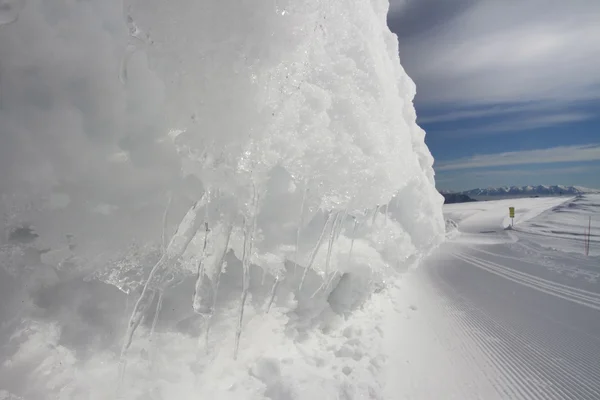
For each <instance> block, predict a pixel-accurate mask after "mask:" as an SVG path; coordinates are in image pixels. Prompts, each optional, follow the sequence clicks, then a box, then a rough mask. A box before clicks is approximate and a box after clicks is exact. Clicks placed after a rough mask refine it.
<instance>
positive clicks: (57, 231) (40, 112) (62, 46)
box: [0, 0, 444, 400]
mask: <svg viewBox="0 0 600 400" xmlns="http://www.w3.org/2000/svg"><path fill="white" fill-rule="evenodd" d="M5 3H6V5H4V4H3V5H2V8H1V9H0V12H1V14H0V18H1V19H0V25H2V26H0V59H1V60H2V62H1V64H0V72H1V79H2V80H1V85H2V98H1V107H0V126H2V127H5V128H6V129H7V131H9V132H10V134H8V135H2V136H0V148H1V149H2V157H1V160H0V165H1V166H2V170H3V173H2V176H0V190H1V194H2V202H1V205H2V212H3V216H4V218H3V221H2V225H3V231H4V233H5V235H3V237H2V243H1V248H0V251H1V259H0V262H1V263H2V269H1V270H0V285H1V295H0V296H1V299H2V301H1V302H0V313H1V314H0V317H1V321H2V326H1V334H0V339H1V340H2V350H1V354H0V356H1V357H2V358H1V359H2V364H1V365H0V388H2V389H3V390H5V391H4V392H0V393H2V395H3V396H4V397H7V396H9V397H8V398H13V397H15V398H21V397H22V398H24V399H27V400H35V399H50V398H52V399H54V398H60V399H82V398H89V399H107V398H124V399H156V400H158V399H182V400H183V399H192V398H194V399H195V398H198V397H213V398H219V399H226V398H231V399H240V398H257V399H258V398H271V399H293V398H307V397H316V398H346V399H353V398H361V397H368V398H382V397H383V396H384V386H385V379H384V376H385V375H386V373H385V368H386V359H387V358H388V353H387V351H386V348H385V340H384V338H383V336H384V335H385V334H390V332H387V333H386V332H384V329H383V328H382V329H378V328H374V327H378V326H382V322H383V321H384V319H385V318H388V315H387V314H389V312H391V311H393V310H390V308H389V307H388V306H387V304H388V303H389V301H390V298H391V297H392V294H391V293H392V292H395V291H396V290H397V288H396V282H397V281H398V279H399V275H400V274H401V273H402V272H406V271H407V270H409V269H410V268H411V267H414V266H416V265H417V264H418V262H419V260H420V259H421V258H422V257H423V256H424V255H426V254H427V253H428V252H430V251H431V250H432V249H433V248H434V247H435V246H437V245H438V244H439V243H440V242H441V241H442V240H443V238H444V219H443V216H442V209H441V203H442V197H441V196H440V195H439V194H438V193H437V192H436V190H435V188H434V177H433V176H434V174H433V169H432V164H433V158H432V157H431V155H430V153H429V151H428V149H427V147H426V145H425V143H424V136H425V133H424V132H423V130H421V129H420V128H419V127H418V126H417V125H416V122H415V119H416V115H415V111H414V108H413V104H412V99H413V97H414V95H415V86H414V84H413V82H412V81H411V80H410V78H409V77H408V76H407V75H406V73H405V72H404V70H403V68H402V66H401V65H400V61H399V56H398V44H397V39H396V36H395V35H394V34H392V33H391V32H390V31H389V29H388V28H387V25H386V14H387V10H388V6H389V4H388V1H387V0H378V1H371V2H353V3H349V2H346V3H344V2H338V3H328V2H322V1H320V0H301V1H298V0H293V1H292V0H288V1H285V0H278V1H267V2H237V3H236V4H235V5H232V4H229V3H224V2H219V1H201V2H198V1H195V0H189V1H184V2H179V3H178V4H177V6H174V5H173V4H171V3H168V2H164V1H157V0H156V1H155V0H144V1H138V0H125V1H124V4H122V3H121V2H118V1H114V0H111V1H96V0H92V1H87V2H47V1H43V0H31V1H27V2H26V3H25V2H23V3H21V2H5ZM392 334H393V333H392ZM5 393H6V394H5Z"/></svg>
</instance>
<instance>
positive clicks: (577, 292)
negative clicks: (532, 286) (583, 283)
mask: <svg viewBox="0 0 600 400" xmlns="http://www.w3.org/2000/svg"><path fill="white" fill-rule="evenodd" d="M459 254H461V255H463V256H468V257H471V258H473V259H475V260H477V261H479V262H481V263H484V264H488V265H491V266H495V267H497V268H502V269H504V270H506V271H507V272H510V273H514V274H519V275H522V276H524V277H525V278H527V279H532V280H537V281H539V282H540V284H544V285H550V286H552V285H554V286H557V287H558V288H557V289H556V290H566V291H571V292H572V293H573V295H574V296H581V298H582V300H585V298H589V299H590V300H589V301H590V303H593V304H598V305H600V293H595V292H590V291H589V290H584V289H579V288H575V287H572V286H568V285H565V284H562V283H558V282H553V281H551V280H548V279H544V278H540V277H538V276H535V275H531V274H528V273H526V272H522V271H519V270H516V269H513V268H510V267H507V266H505V265H502V264H498V263H496V262H493V261H490V260H485V259H483V258H479V257H476V256H474V255H472V254H467V253H464V252H459ZM525 262H527V261H525ZM529 264H532V265H537V264H534V263H529ZM538 266H539V265H538Z"/></svg>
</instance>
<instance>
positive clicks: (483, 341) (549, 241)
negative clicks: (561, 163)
mask: <svg viewBox="0 0 600 400" xmlns="http://www.w3.org/2000/svg"><path fill="white" fill-rule="evenodd" d="M509 206H514V207H516V209H517V215H516V218H515V225H514V229H512V230H505V228H506V227H507V226H508V224H509V219H508V207H509ZM444 211H445V216H446V218H449V219H453V220H454V222H455V223H456V224H457V225H458V231H457V232H453V233H452V232H451V233H449V236H450V238H449V240H448V242H447V243H445V244H444V245H443V246H441V248H440V249H439V250H438V251H437V252H436V253H435V254H434V255H433V256H432V257H430V258H429V259H427V260H426V261H425V262H424V264H423V265H422V266H421V268H420V269H419V270H417V271H416V272H415V273H414V274H413V275H412V276H410V277H409V278H407V280H406V281H405V282H404V285H403V290H402V291H401V292H402V294H401V296H403V298H402V300H401V301H399V304H407V305H409V306H408V307H407V308H406V307H405V308H406V309H405V310H404V312H403V321H402V322H398V323H397V327H396V328H397V329H398V332H399V335H400V340H397V341H395V343H396V344H397V347H396V349H397V353H396V358H395V362H398V363H399V364H400V363H404V364H405V365H406V367H407V368H406V369H405V371H406V373H403V374H399V377H398V376H397V377H396V379H395V380H394V381H393V383H391V385H390V387H389V390H390V398H391V397H392V395H391V394H392V393H402V395H401V396H399V397H396V398H403V399H426V398H445V399H446V398H448V399H449V398H456V399H598V398H600V381H599V380H598V377H599V376H600V362H599V361H600V280H599V277H600V257H598V247H599V244H600V243H599V240H598V229H597V228H596V229H594V225H593V224H594V218H596V221H595V223H596V226H597V225H598V222H599V221H598V215H599V212H600V196H598V195H586V196H583V197H578V198H535V199H531V198H528V199H516V200H501V201H489V202H479V203H466V204H453V205H448V206H445V208H444ZM589 216H592V231H591V240H590V256H589V257H586V256H585V255H584V254H583V253H584V241H583V232H584V230H585V228H584V225H585V227H587V225H588V221H589ZM450 225H451V226H452V225H453V224H450Z"/></svg>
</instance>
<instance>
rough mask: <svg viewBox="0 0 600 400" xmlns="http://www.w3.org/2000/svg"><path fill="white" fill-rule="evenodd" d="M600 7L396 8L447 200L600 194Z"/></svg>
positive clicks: (480, 3)
mask: <svg viewBox="0 0 600 400" xmlns="http://www.w3.org/2000/svg"><path fill="white" fill-rule="evenodd" d="M598 21H600V1H588V0H571V1H568V2H559V1H554V0H519V1H517V0H502V1H499V0H453V1H448V0H392V1H391V10H390V17H389V25H390V28H391V29H392V31H394V32H395V33H397V34H398V37H399V42H400V59H401V62H402V64H403V65H404V67H405V69H406V70H407V72H408V74H409V75H410V76H411V77H412V78H413V79H414V80H415V82H416V84H417V97H416V99H415V107H416V109H417V115H418V122H419V124H420V125H421V126H422V127H423V128H424V129H425V130H426V131H427V139H426V140H427V144H428V145H429V148H430V150H431V152H432V153H433V155H434V157H435V159H436V164H435V168H436V181H437V185H438V187H439V188H440V189H451V190H452V189H453V190H464V189H470V188H474V187H482V186H484V187H486V186H504V185H530V184H564V185H581V186H588V187H595V188H600V40H599V39H598V38H600V24H599V23H598Z"/></svg>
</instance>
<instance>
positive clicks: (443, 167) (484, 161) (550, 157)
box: [435, 144, 600, 171]
mask: <svg viewBox="0 0 600 400" xmlns="http://www.w3.org/2000/svg"><path fill="white" fill-rule="evenodd" d="M597 160H600V144H588V145H583V146H559V147H551V148H547V149H536V150H524V151H513V152H505V153H496V154H484V155H475V156H472V157H466V158H460V159H456V160H453V161H446V162H440V163H439V164H437V165H436V166H435V169H436V171H451V170H465V169H473V168H489V167H502V166H509V165H527V164H549V163H564V162H582V161H597Z"/></svg>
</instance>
